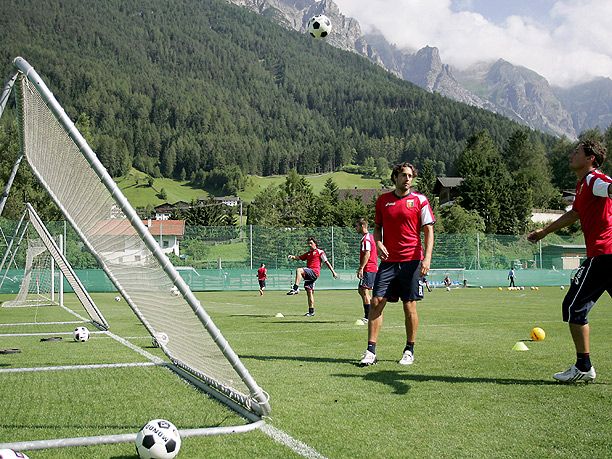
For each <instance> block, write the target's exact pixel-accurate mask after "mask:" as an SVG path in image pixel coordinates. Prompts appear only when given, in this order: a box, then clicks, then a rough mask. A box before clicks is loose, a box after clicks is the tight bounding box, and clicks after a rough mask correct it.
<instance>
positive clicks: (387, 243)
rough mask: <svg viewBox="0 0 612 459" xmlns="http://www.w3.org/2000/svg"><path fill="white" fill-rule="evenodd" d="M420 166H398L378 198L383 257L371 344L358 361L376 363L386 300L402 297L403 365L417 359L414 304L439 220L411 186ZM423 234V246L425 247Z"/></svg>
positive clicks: (420, 293) (370, 326)
mask: <svg viewBox="0 0 612 459" xmlns="http://www.w3.org/2000/svg"><path fill="white" fill-rule="evenodd" d="M416 173H417V171H416V168H415V167H414V166H413V165H412V164H410V163H402V164H398V165H396V166H395V167H394V168H393V171H392V172H391V180H392V181H393V183H394V184H395V190H393V191H392V192H390V193H385V194H382V195H381V196H379V198H378V199H377V201H376V227H375V229H374V240H375V241H376V246H377V249H378V255H379V256H380V258H381V260H382V261H381V263H380V266H379V267H378V272H377V273H376V279H375V281H374V291H373V298H372V304H371V307H370V315H369V320H368V347H367V349H366V351H365V353H364V354H363V358H362V359H361V361H360V365H362V366H367V365H373V364H375V363H376V361H377V360H376V342H377V340H378V332H379V331H380V328H381V326H382V312H383V309H384V307H385V305H386V304H387V301H397V299H398V298H401V300H402V303H403V306H404V317H405V325H406V346H405V347H404V352H403V354H402V358H401V359H400V361H399V363H400V364H401V365H411V364H412V363H413V362H414V341H415V339H416V332H417V327H418V325H419V318H418V315H417V308H416V303H417V301H419V300H421V299H422V298H423V281H422V279H423V277H424V276H426V275H427V273H428V272H429V267H430V265H431V254H432V251H433V245H434V230H433V225H434V223H435V218H434V215H433V212H432V210H431V206H430V205H429V201H427V198H426V197H425V196H424V195H422V194H419V193H415V192H413V191H412V190H411V186H412V179H413V178H414V177H416ZM421 231H423V234H424V242H425V250H423V247H422V245H421Z"/></svg>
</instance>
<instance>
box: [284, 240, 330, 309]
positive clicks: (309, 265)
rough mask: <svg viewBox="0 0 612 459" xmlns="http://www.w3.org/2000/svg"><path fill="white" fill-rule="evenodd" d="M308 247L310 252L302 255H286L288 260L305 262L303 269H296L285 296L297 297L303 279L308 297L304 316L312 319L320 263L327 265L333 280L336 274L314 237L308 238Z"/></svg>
mask: <svg viewBox="0 0 612 459" xmlns="http://www.w3.org/2000/svg"><path fill="white" fill-rule="evenodd" d="M308 246H309V247H310V250H309V251H308V252H306V253H303V254H302V255H298V256H296V255H287V258H289V260H306V267H305V268H296V270H295V283H294V284H293V287H291V290H289V291H288V292H287V295H297V294H298V293H299V292H300V281H301V280H302V279H304V290H306V296H307V297H308V312H307V313H306V314H304V315H305V316H307V317H312V316H314V315H315V305H314V288H315V282H316V281H317V279H318V278H319V275H320V274H321V262H323V263H325V264H326V265H327V267H328V268H329V270H330V271H331V273H332V275H333V276H334V279H336V278H337V277H338V274H336V271H334V267H333V266H332V265H331V263H330V262H329V261H328V259H327V255H325V252H324V251H323V250H321V249H319V248H318V242H317V240H316V239H315V238H314V237H312V236H310V237H309V238H308Z"/></svg>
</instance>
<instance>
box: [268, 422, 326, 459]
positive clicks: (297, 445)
mask: <svg viewBox="0 0 612 459" xmlns="http://www.w3.org/2000/svg"><path fill="white" fill-rule="evenodd" d="M261 431H262V432H263V433H265V434H266V435H268V436H269V437H270V438H272V440H274V441H275V442H277V443H280V444H281V445H285V446H286V447H288V448H289V449H291V450H292V451H293V452H295V453H297V454H299V455H300V456H302V457H306V458H308V459H325V456H323V455H321V454H319V453H318V452H317V451H316V450H314V449H313V448H311V447H310V446H308V445H307V444H306V443H304V442H301V441H299V440H296V439H295V438H293V437H292V436H291V435H289V434H286V433H285V432H283V431H282V430H279V429H277V428H276V427H273V426H271V425H270V424H267V423H266V424H264V425H263V426H262V427H261Z"/></svg>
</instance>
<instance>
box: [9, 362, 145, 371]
mask: <svg viewBox="0 0 612 459" xmlns="http://www.w3.org/2000/svg"><path fill="white" fill-rule="evenodd" d="M155 365H157V364H156V363H154V362H136V363H100V364H96V365H63V366H57V367H33V368H2V369H0V373H32V372H39V371H65V370H95V369H98V368H125V367H152V366H155Z"/></svg>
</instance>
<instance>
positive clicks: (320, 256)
mask: <svg viewBox="0 0 612 459" xmlns="http://www.w3.org/2000/svg"><path fill="white" fill-rule="evenodd" d="M298 258H299V259H300V260H306V267H307V268H310V269H312V270H313V271H314V272H315V274H316V275H317V277H319V275H320V274H321V261H322V262H324V263H325V262H326V261H327V255H325V252H324V251H323V250H321V249H312V250H309V251H308V252H306V253H303V254H302V255H300V256H299V257H298Z"/></svg>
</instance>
